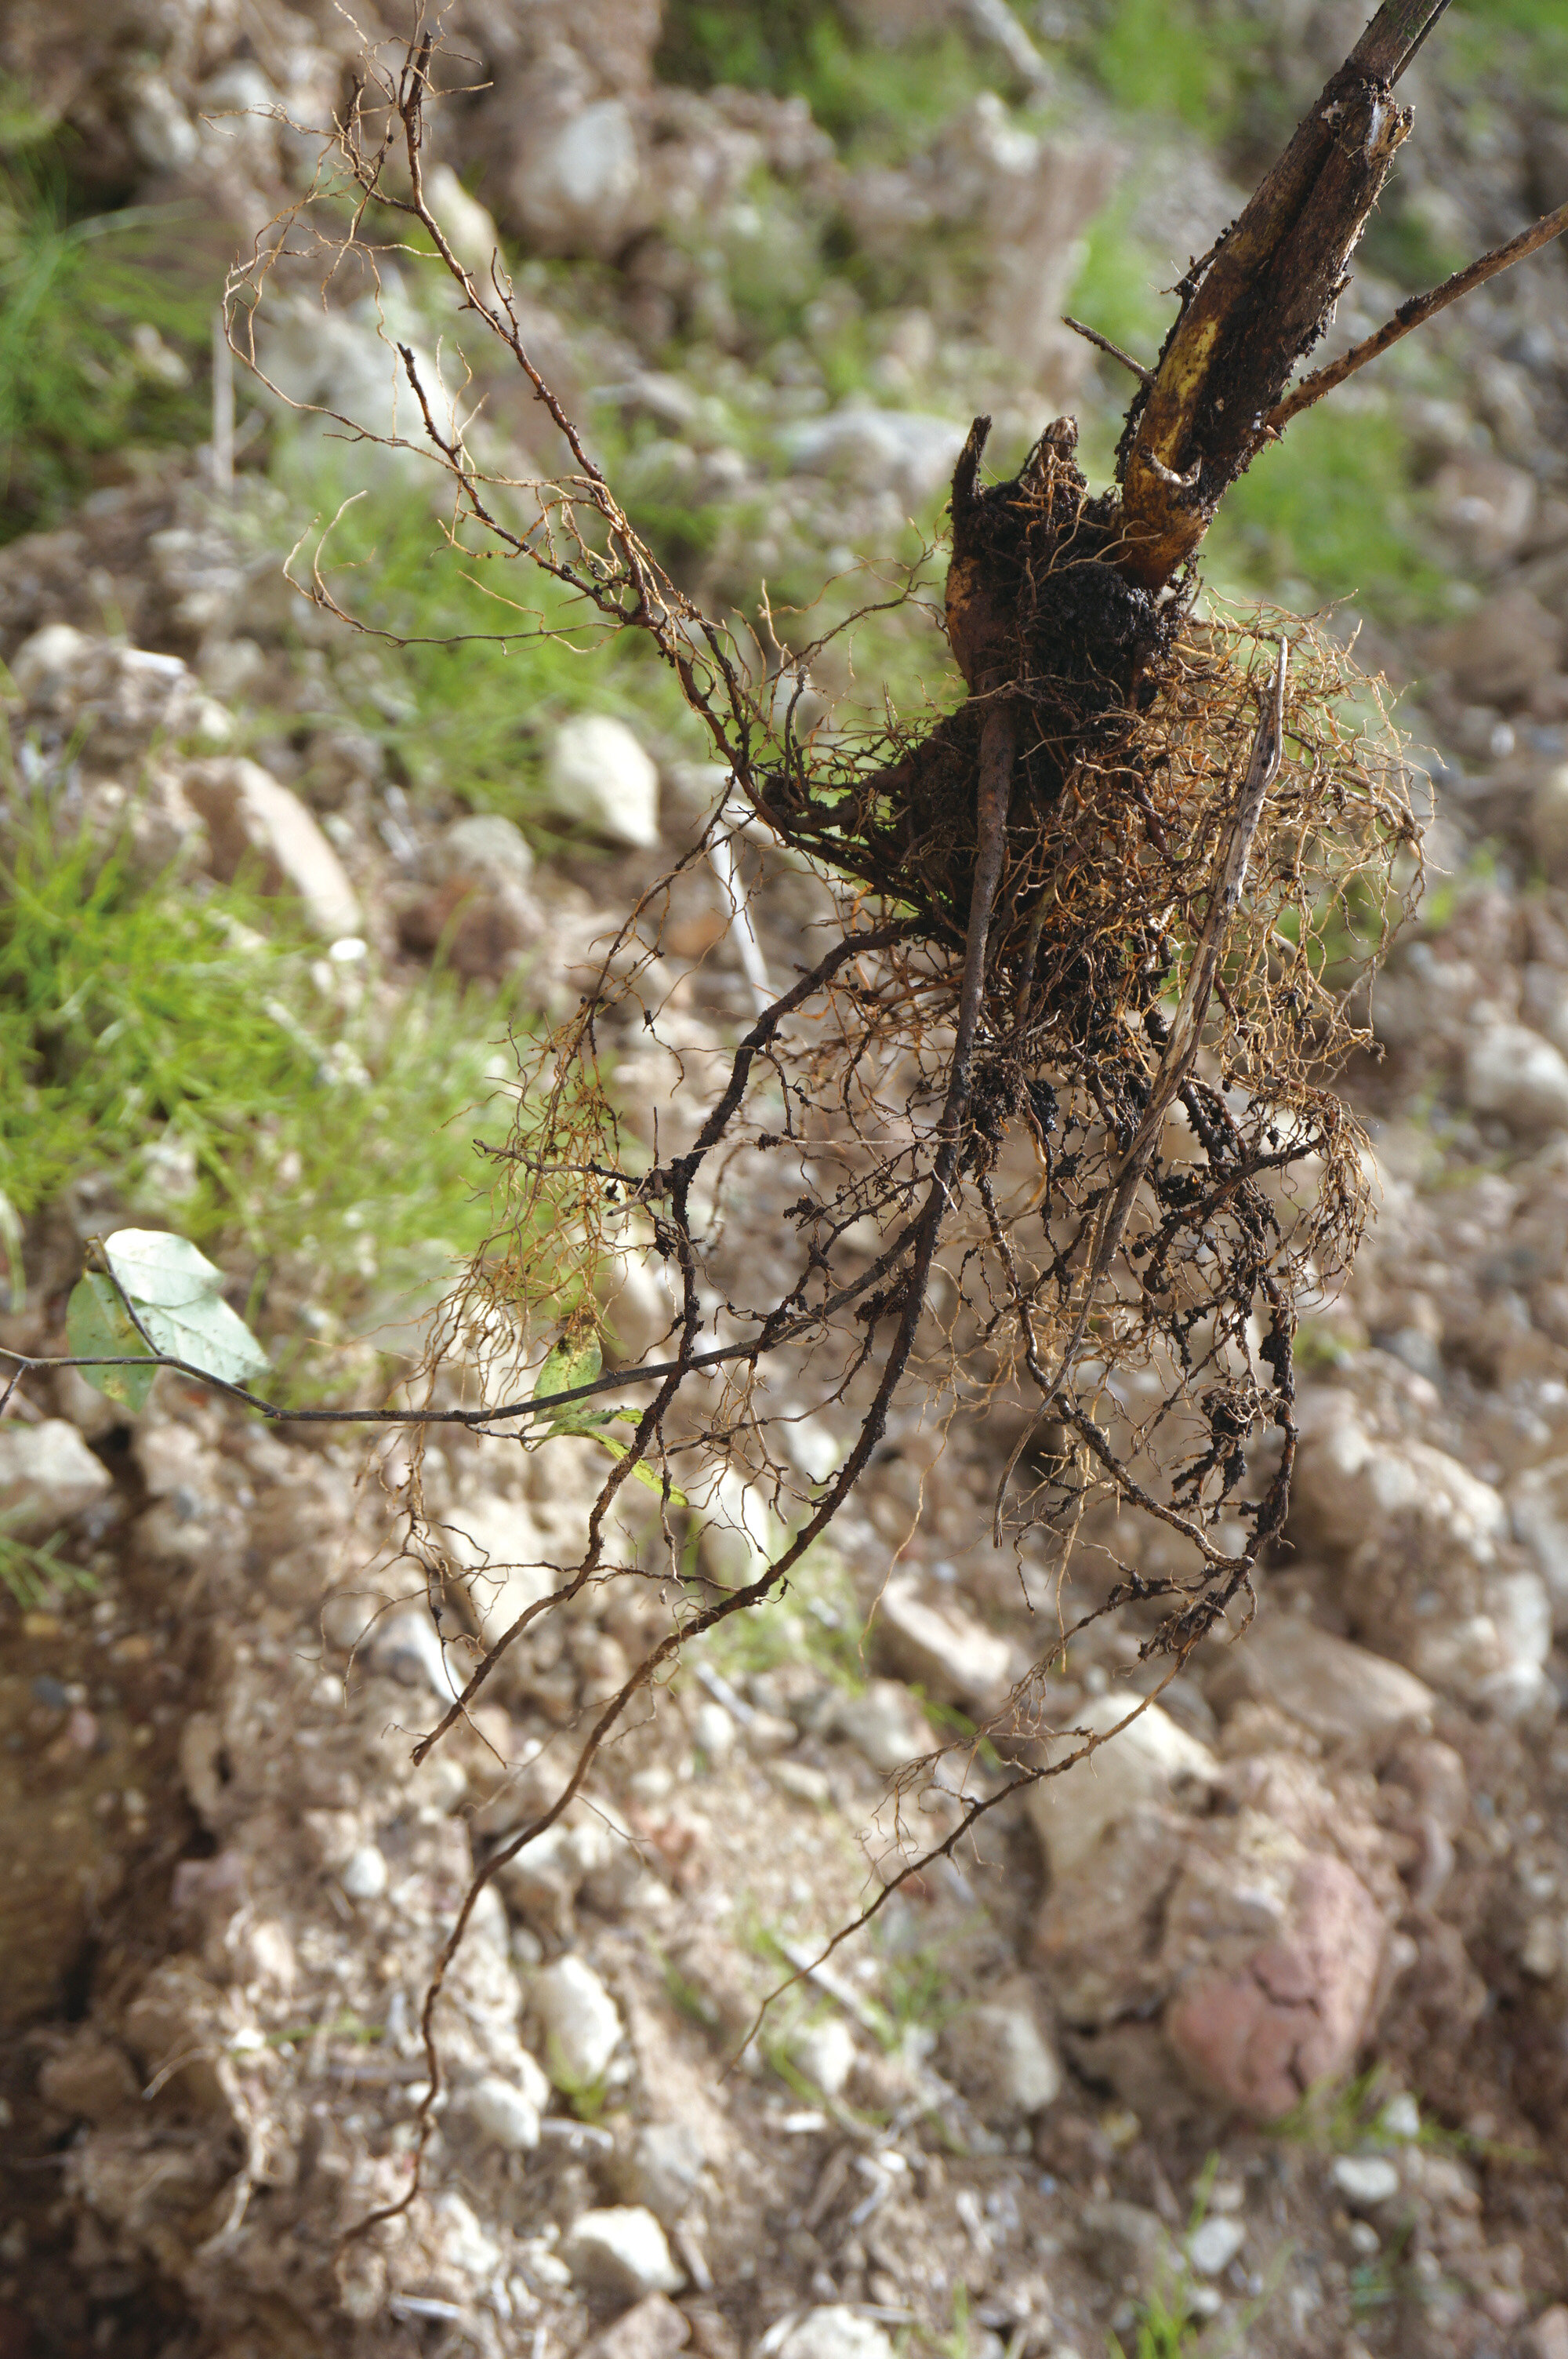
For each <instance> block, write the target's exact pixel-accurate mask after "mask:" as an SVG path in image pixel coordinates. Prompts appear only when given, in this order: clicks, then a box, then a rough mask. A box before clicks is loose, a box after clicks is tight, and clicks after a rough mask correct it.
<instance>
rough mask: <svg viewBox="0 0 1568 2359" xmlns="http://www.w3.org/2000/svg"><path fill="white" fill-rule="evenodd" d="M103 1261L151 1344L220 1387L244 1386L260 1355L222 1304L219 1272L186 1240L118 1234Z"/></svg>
mask: <svg viewBox="0 0 1568 2359" xmlns="http://www.w3.org/2000/svg"><path fill="white" fill-rule="evenodd" d="M103 1254H104V1258H105V1259H106V1260H107V1262H108V1264H109V1266H110V1268H111V1270H113V1272H114V1276H115V1277H116V1278H117V1279H118V1280H119V1282H120V1284H121V1286H122V1287H123V1288H124V1290H125V1294H126V1296H127V1298H128V1299H129V1300H130V1301H131V1302H132V1303H133V1304H134V1305H135V1312H136V1316H137V1318H138V1319H139V1320H140V1321H141V1322H142V1325H143V1326H144V1327H145V1328H146V1331H147V1333H148V1335H149V1336H150V1338H151V1339H152V1342H153V1343H154V1344H155V1345H156V1346H157V1349H158V1350H159V1351H160V1352H167V1353H168V1356H169V1357H170V1359H174V1360H183V1361H185V1362H186V1364H188V1366H190V1367H193V1368H200V1371H201V1373H202V1374H203V1375H209V1376H216V1377H218V1378H219V1380H220V1381H221V1382H222V1383H224V1384H231V1385H235V1384H243V1382H244V1381H245V1379H246V1377H247V1376H254V1375H258V1374H259V1373H260V1372H261V1370H262V1369H264V1368H265V1366H266V1364H267V1358H266V1353H265V1352H264V1351H263V1349H262V1347H261V1345H260V1344H259V1343H257V1342H256V1339H255V1337H254V1335H253V1334H252V1333H251V1331H250V1329H249V1328H248V1327H247V1326H246V1325H245V1322H244V1321H243V1319H241V1318H240V1317H238V1315H237V1314H236V1313H235V1312H234V1311H232V1310H230V1308H229V1306H228V1304H227V1303H226V1302H225V1301H224V1299H223V1293H222V1288H223V1273H222V1270H221V1269H217V1268H215V1267H214V1266H213V1265H212V1263H211V1262H210V1261H209V1260H208V1258H207V1256H206V1255H205V1254H204V1253H200V1252H199V1251H198V1250H197V1248H196V1246H195V1245H192V1244H191V1243H190V1242H189V1238H186V1237H177V1236H170V1235H168V1234H166V1233H165V1232H164V1231H162V1230H160V1229H117V1230H116V1231H115V1232H114V1235H113V1236H112V1237H109V1238H107V1239H105V1241H104V1245H103Z"/></svg>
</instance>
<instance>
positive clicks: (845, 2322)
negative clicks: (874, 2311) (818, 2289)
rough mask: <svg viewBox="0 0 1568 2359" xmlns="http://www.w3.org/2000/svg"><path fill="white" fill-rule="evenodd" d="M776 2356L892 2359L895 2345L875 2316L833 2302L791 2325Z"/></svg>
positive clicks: (793, 2357)
mask: <svg viewBox="0 0 1568 2359" xmlns="http://www.w3.org/2000/svg"><path fill="white" fill-rule="evenodd" d="M776 2359H892V2343H890V2342H889V2341H888V2338H887V2336H886V2335H885V2334H884V2333H883V2332H882V2330H881V2327H880V2326H879V2325H878V2324H877V2322H876V2321H875V2320H874V2319H871V2318H862V2317H861V2316H860V2312H859V2311H858V2310H850V2309H849V2307H848V2306H847V2305H846V2304H845V2303H843V2302H838V2301H833V2302H827V2303H826V2304H825V2305H824V2306H823V2308H822V2309H820V2310H807V2311H806V2316H805V2317H804V2318H803V2319H800V2320H799V2321H797V2322H796V2324H795V2325H794V2326H792V2327H791V2328H790V2331H789V2332H788V2333H787V2334H786V2335H785V2336H784V2341H783V2342H782V2343H780V2344H779V2346H778V2351H777V2354H776Z"/></svg>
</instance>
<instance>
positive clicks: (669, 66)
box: [657, 0, 999, 160]
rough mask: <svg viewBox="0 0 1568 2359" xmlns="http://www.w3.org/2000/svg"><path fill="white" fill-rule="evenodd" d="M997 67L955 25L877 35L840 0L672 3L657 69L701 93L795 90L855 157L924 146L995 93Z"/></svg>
mask: <svg viewBox="0 0 1568 2359" xmlns="http://www.w3.org/2000/svg"><path fill="white" fill-rule="evenodd" d="M998 63H999V60H997V58H996V57H995V56H994V55H992V54H990V53H989V51H988V52H986V53H984V54H982V53H980V52H979V51H977V49H976V48H975V47H974V45H973V44H972V43H971V42H969V41H968V40H967V39H966V38H964V36H963V35H962V34H961V33H959V32H957V30H955V29H953V28H952V27H946V28H944V29H942V30H941V31H936V32H928V33H925V34H923V35H921V36H918V37H916V38H912V39H909V40H906V41H899V42H894V41H892V40H889V39H886V38H879V37H878V36H877V35H876V34H875V33H873V32H871V31H869V30H868V29H867V20H866V18H865V17H863V16H860V15H859V14H858V13H857V12H855V11H854V10H852V9H851V8H849V7H848V6H845V5H839V0H671V5H668V6H666V8H665V32H664V39H663V42H662V45H661V47H660V49H659V53H658V59H657V71H658V72H659V74H660V77H661V78H662V79H663V80H664V81H666V82H685V83H687V84H688V85H690V86H692V87H695V88H697V89H699V90H703V89H708V88H710V87H711V86H712V85H713V84H714V83H717V82H729V83H739V84H740V85H741V87H742V88H745V89H750V90H768V91H775V92H780V93H784V94H795V93H798V94H800V95H801V96H803V97H805V98H806V99H807V100H808V101H809V103H810V105H811V111H812V114H813V115H814V116H815V117H816V121H817V122H818V123H819V124H820V125H822V127H823V129H824V130H826V131H828V132H831V134H832V136H833V137H834V138H835V139H836V140H838V142H839V143H840V145H841V146H842V147H845V148H846V149H847V150H848V151H849V153H850V154H851V156H852V157H853V158H856V159H857V160H858V159H859V158H860V157H862V156H865V155H869V154H877V155H881V156H894V155H899V154H903V153H906V152H907V151H908V150H909V149H910V148H912V147H916V146H918V145H920V144H921V142H922V141H924V140H925V139H927V138H929V137H930V136H931V135H932V134H933V133H934V132H936V131H939V130H940V129H941V127H942V125H944V124H945V123H946V122H947V121H949V120H950V118H951V117H952V116H953V115H954V114H957V112H958V111H959V110H960V108H962V107H964V106H966V105H967V104H968V102H969V101H970V100H971V99H972V98H973V97H974V96H975V94H976V93H977V92H979V91H981V90H985V89H991V88H994V87H995V85H996V82H997V72H998Z"/></svg>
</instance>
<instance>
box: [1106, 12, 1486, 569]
mask: <svg viewBox="0 0 1568 2359" xmlns="http://www.w3.org/2000/svg"><path fill="white" fill-rule="evenodd" d="M1445 5H1446V0H1390V5H1388V6H1385V7H1384V8H1382V9H1380V10H1379V13H1378V15H1377V16H1375V17H1374V19H1373V21H1372V23H1371V24H1370V25H1369V26H1368V29H1367V31H1366V33H1365V34H1364V35H1363V37H1362V38H1361V39H1360V41H1359V42H1358V43H1357V46H1356V49H1354V50H1353V51H1352V53H1351V55H1350V57H1349V58H1348V59H1347V60H1346V62H1345V64H1344V65H1343V66H1341V67H1340V68H1339V70H1338V71H1337V72H1336V73H1335V74H1334V75H1333V76H1332V77H1331V78H1330V80H1329V82H1328V83H1327V85H1326V87H1325V90H1324V91H1323V93H1322V95H1321V96H1320V97H1319V99H1318V100H1317V102H1316V103H1315V105H1314V107H1313V108H1312V110H1311V112H1310V113H1309V114H1307V116H1306V118H1305V120H1304V121H1303V123H1302V124H1301V125H1299V126H1298V128H1297V130H1296V132H1295V135H1294V136H1293V137H1292V140H1291V142H1290V145H1289V146H1288V147H1286V149H1285V151H1284V154H1283V155H1282V156H1281V158H1280V159H1279V161H1278V163H1276V164H1275V165H1274V167H1273V168H1272V169H1271V171H1270V172H1269V173H1268V174H1267V175H1266V177H1265V178H1264V179H1263V180H1262V182H1261V183H1260V186H1259V188H1258V190H1257V191H1256V193H1255V194H1254V196H1253V197H1252V199H1251V201H1250V202H1249V204H1248V205H1247V207H1246V208H1245V210H1244V211H1243V212H1242V213H1241V214H1240V216H1239V217H1238V220H1237V221H1236V222H1235V223H1233V224H1232V225H1231V227H1230V228H1229V229H1228V230H1227V231H1226V232H1225V234H1224V235H1223V236H1222V237H1221V238H1220V240H1219V242H1218V244H1217V245H1216V246H1215V247H1214V248H1213V249H1212V251H1211V252H1210V253H1209V254H1207V255H1205V256H1204V257H1203V259H1202V260H1201V261H1200V262H1198V263H1195V265H1194V266H1193V267H1192V269H1191V270H1190V271H1189V272H1188V275H1187V277H1185V278H1184V280H1183V281H1182V284H1181V287H1180V288H1179V289H1178V292H1179V293H1180V295H1181V297H1182V310H1181V312H1180V315H1179V316H1178V318H1177V320H1176V321H1175V324H1174V326H1173V328H1172V330H1171V332H1170V334H1169V335H1168V336H1167V338H1166V340H1165V344H1164V348H1163V350H1162V353H1161V355H1160V360H1159V364H1158V366H1157V368H1156V369H1155V371H1154V373H1153V381H1152V384H1150V385H1148V386H1144V387H1143V388H1142V389H1141V391H1140V393H1139V394H1138V396H1137V397H1136V398H1135V400H1134V402H1133V405H1132V408H1131V409H1130V411H1129V413H1128V420H1127V426H1126V429H1125V431H1124V432H1123V435H1122V440H1121V446H1120V449H1119V452H1118V474H1119V481H1120V483H1121V486H1122V511H1121V513H1122V529H1123V540H1122V547H1121V549H1120V552H1119V557H1118V560H1117V562H1118V564H1119V569H1120V571H1122V573H1123V574H1124V575H1125V576H1126V577H1127V578H1128V580H1130V581H1131V582H1136V583H1137V584H1138V585H1139V587H1140V588H1141V589H1144V590H1148V591H1156V590H1159V589H1160V588H1162V586H1163V585H1164V584H1165V583H1166V582H1170V581H1172V580H1173V578H1174V576H1175V575H1176V574H1177V573H1178V572H1179V571H1180V570H1181V569H1182V567H1183V566H1184V564H1185V563H1186V562H1187V560H1188V559H1189V558H1191V556H1192V555H1193V553H1194V551H1195V549H1196V548H1197V545H1198V543H1199V541H1200V540H1201V539H1202V538H1203V536H1204V534H1205V533H1206V530H1207V529H1208V527H1209V524H1210V522H1211V521H1212V519H1213V517H1214V514H1215V511H1216V509H1217V507H1218V506H1219V503H1220V501H1221V499H1222V498H1223V496H1224V495H1225V493H1226V491H1227V489H1228V487H1229V486H1230V484H1233V483H1234V482H1235V481H1236V478H1237V477H1238V475H1239V474H1241V473H1243V472H1244V471H1245V469H1246V468H1247V466H1248V465H1249V462H1250V461H1251V460H1252V459H1253V458H1254V457H1255V456H1256V454H1257V452H1258V451H1260V450H1261V449H1262V448H1263V446H1264V445H1265V444H1266V443H1267V442H1270V441H1273V440H1277V439H1278V436H1277V429H1275V428H1273V427H1272V426H1271V423H1270V415H1271V411H1273V410H1274V409H1275V408H1276V407H1277V406H1278V404H1279V402H1280V399H1281V396H1282V394H1283V393H1284V390H1285V387H1286V385H1287V384H1288V382H1289V380H1290V377H1291V375H1292V371H1293V370H1294V368H1295V366H1296V364H1297V363H1298V362H1299V361H1300V360H1302V359H1303V356H1304V355H1305V354H1306V353H1309V352H1311V351H1312V349H1313V347H1314V345H1315V344H1316V342H1318V340H1319V338H1320V337H1321V336H1322V334H1323V332H1324V330H1325V327H1326V326H1327V324H1328V321H1329V319H1330V317H1331V315H1332V312H1333V310H1334V305H1335V303H1336V300H1337V299H1338V297H1339V295H1340V293H1341V291H1342V290H1343V288H1344V287H1345V284H1346V264H1347V263H1348V261H1349V258H1350V255H1351V254H1352V253H1353V252H1354V250H1355V247H1356V245H1357V241H1358V240H1359V238H1360V236H1361V233H1362V231H1363V229H1364V228H1365V226H1366V223H1367V217H1368V214H1369V212H1371V210H1372V207H1373V205H1374V204H1375V203H1376V202H1377V200H1378V196H1379V191H1380V190H1381V189H1382V186H1383V183H1384V181H1385V180H1386V179H1387V178H1388V174H1389V168H1390V165H1391V164H1392V162H1393V159H1394V157H1395V155H1396V154H1397V152H1398V150H1399V148H1400V145H1401V143H1402V142H1403V140H1404V139H1405V137H1406V136H1407V135H1408V134H1409V131H1410V127H1411V120H1412V117H1411V110H1410V109H1409V108H1408V107H1402V106H1400V105H1398V104H1396V103H1395V102H1394V99H1393V97H1392V95H1391V91H1392V85H1393V83H1394V82H1395V81H1396V80H1397V79H1398V77H1399V75H1400V73H1401V72H1402V71H1404V69H1405V67H1406V66H1407V65H1408V64H1409V63H1410V60H1411V58H1412V57H1413V56H1414V55H1415V52H1416V50H1417V49H1419V48H1420V46H1421V43H1422V40H1423V39H1424V38H1425V37H1426V34H1427V33H1428V31H1430V29H1431V27H1432V26H1433V24H1434V23H1435V21H1436V19H1437V17H1438V16H1440V15H1441V14H1442V11H1443V8H1444V6H1445Z"/></svg>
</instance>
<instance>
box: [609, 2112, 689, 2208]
mask: <svg viewBox="0 0 1568 2359" xmlns="http://www.w3.org/2000/svg"><path fill="white" fill-rule="evenodd" d="M706 2159H707V2157H706V2156H705V2154H704V2152H703V2146H702V2140H701V2139H700V2138H699V2137H698V2136H697V2132H696V2131H695V2130H694V2129H693V2128H692V2127H691V2125H690V2124H689V2123H688V2122H646V2123H644V2124H643V2127H642V2128H641V2129H640V2130H639V2131H638V2132H637V2135H636V2136H635V2138H634V2139H633V2142H632V2152H631V2155H630V2156H629V2158H628V2160H627V2168H626V2183H625V2185H624V2187H623V2188H622V2193H623V2194H625V2195H626V2196H627V2198H628V2199H629V2200H630V2201H632V2202H633V2203H640V2204H643V2205H644V2206H645V2207H646V2209H647V2210H648V2211H650V2212H653V2214H654V2218H655V2219H657V2220H662V2221H663V2222H664V2224H665V2227H666V2228H673V2227H674V2225H675V2223H676V2221H677V2220H678V2219H679V2218H680V2216H681V2213H682V2212H684V2211H685V2210H686V2208H687V2205H688V2204H689V2202H690V2201H691V2199H692V2197H693V2195H694V2194H695V2193H696V2191H697V2180H699V2179H700V2178H701V2176H702V2166H703V2163H704V2162H705V2161H706Z"/></svg>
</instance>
